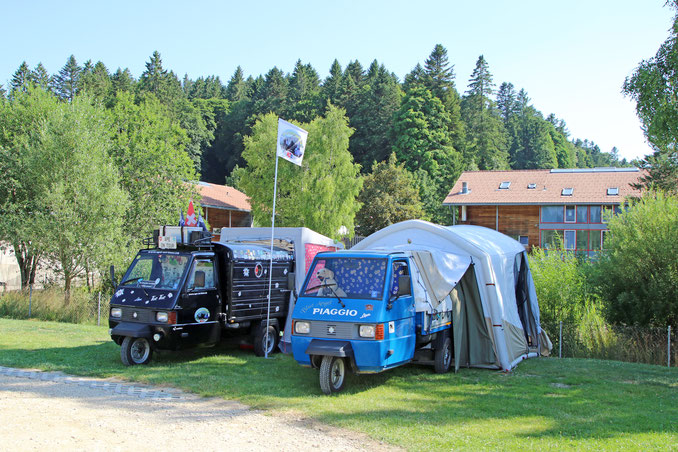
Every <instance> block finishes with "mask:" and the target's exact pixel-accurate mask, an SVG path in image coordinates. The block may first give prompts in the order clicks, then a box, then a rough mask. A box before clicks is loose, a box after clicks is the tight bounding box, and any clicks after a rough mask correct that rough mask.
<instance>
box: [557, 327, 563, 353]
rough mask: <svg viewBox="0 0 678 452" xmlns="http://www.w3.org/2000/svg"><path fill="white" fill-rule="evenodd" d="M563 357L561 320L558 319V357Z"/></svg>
mask: <svg viewBox="0 0 678 452" xmlns="http://www.w3.org/2000/svg"><path fill="white" fill-rule="evenodd" d="M562 357H563V321H562V320H561V321H560V335H559V337H558V358H562Z"/></svg>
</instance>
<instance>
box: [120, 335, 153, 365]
mask: <svg viewBox="0 0 678 452" xmlns="http://www.w3.org/2000/svg"><path fill="white" fill-rule="evenodd" d="M152 356H153V349H152V348H151V344H150V342H148V339H146V338H145V337H129V336H126V337H125V339H123V341H122V345H121V346H120V359H121V360H122V363H123V364H124V365H126V366H132V365H135V364H148V363H149V362H150V361H151V357H152Z"/></svg>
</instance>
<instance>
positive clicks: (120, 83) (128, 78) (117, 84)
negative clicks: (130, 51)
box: [111, 68, 136, 93]
mask: <svg viewBox="0 0 678 452" xmlns="http://www.w3.org/2000/svg"><path fill="white" fill-rule="evenodd" d="M111 83H112V91H113V93H117V92H118V91H122V92H127V91H131V90H132V88H134V84H135V83H136V82H135V80H134V77H132V73H131V72H130V70H129V69H127V68H125V70H122V69H120V68H118V70H117V71H115V74H113V75H112V76H111Z"/></svg>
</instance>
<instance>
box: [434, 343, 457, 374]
mask: <svg viewBox="0 0 678 452" xmlns="http://www.w3.org/2000/svg"><path fill="white" fill-rule="evenodd" d="M450 364H452V341H451V340H450V338H449V337H446V338H445V340H444V341H443V345H442V347H439V348H437V349H436V352H435V361H434V364H433V368H434V369H435V371H436V373H439V374H444V373H446V372H447V371H449V370H450Z"/></svg>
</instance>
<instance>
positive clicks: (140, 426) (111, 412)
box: [0, 367, 393, 452]
mask: <svg viewBox="0 0 678 452" xmlns="http://www.w3.org/2000/svg"><path fill="white" fill-rule="evenodd" d="M66 449H69V450H90V451H98V450H106V451H108V450H115V451H135V450H142V449H146V450H153V449H166V450H185V451H192V450H199V451H200V452H206V451H224V450H237V451H255V450H257V451H258V450H268V451H277V450H290V451H291V450H294V451H305V450H309V449H320V450H323V451H351V450H370V451H380V450H393V449H391V448H390V447H389V446H387V445H384V444H382V443H378V442H375V441H373V440H370V439H368V438H367V437H366V436H364V435H361V434H358V433H354V432H349V431H346V430H342V429H338V428H334V427H328V426H326V425H321V424H318V423H313V422H311V421H308V420H304V419H294V418H293V417H292V416H291V415H288V414H283V415H281V414H276V413H272V414H271V415H264V414H262V413H261V412H257V411H254V410H251V409H249V408H248V407H247V406H245V405H242V404H240V403H238V402H233V401H228V400H223V399H216V398H210V399H207V398H201V397H198V396H195V395H193V394H189V393H184V392H181V391H178V390H175V389H171V390H168V389H165V388H163V389H160V388H154V387H150V386H142V385H138V384H133V383H128V382H121V381H116V380H99V379H94V378H77V377H69V376H66V375H63V374H60V373H54V372H30V371H23V370H19V369H11V368H2V367H0V451H30V450H40V451H43V450H66Z"/></svg>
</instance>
